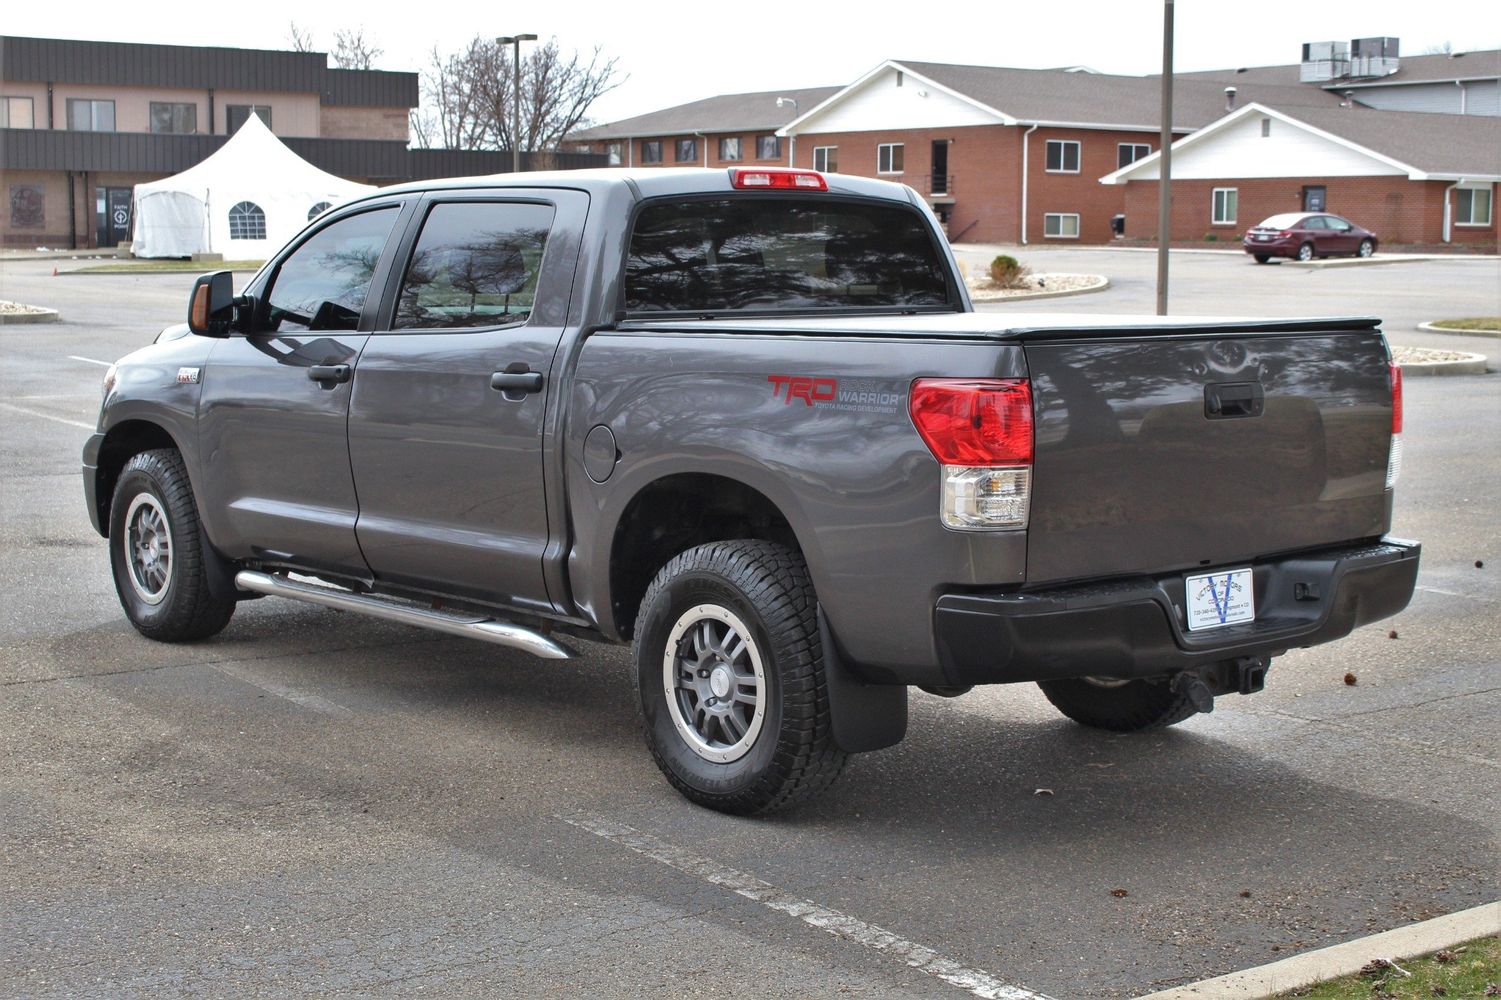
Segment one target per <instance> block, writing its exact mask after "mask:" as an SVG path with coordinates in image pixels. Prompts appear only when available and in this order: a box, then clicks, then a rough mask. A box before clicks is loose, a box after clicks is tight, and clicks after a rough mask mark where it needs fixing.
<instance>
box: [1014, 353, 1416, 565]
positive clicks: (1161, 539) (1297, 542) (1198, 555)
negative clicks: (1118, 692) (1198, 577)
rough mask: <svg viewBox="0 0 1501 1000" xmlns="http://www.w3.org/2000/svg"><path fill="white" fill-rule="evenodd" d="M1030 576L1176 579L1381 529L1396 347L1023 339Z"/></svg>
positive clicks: (1384, 515) (1387, 497)
mask: <svg viewBox="0 0 1501 1000" xmlns="http://www.w3.org/2000/svg"><path fill="white" fill-rule="evenodd" d="M1026 355H1027V365H1028V368H1029V369H1030V370H1031V373H1032V391H1033V396H1034V406H1035V408H1036V459H1035V466H1034V473H1033V475H1034V479H1033V495H1032V518H1031V525H1030V527H1029V530H1028V536H1027V581H1028V582H1029V583H1039V582H1046V581H1058V580H1068V579H1078V578H1088V577H1099V576H1112V575H1122V574H1138V573H1152V572H1164V571H1172V570H1177V569H1185V568H1193V567H1199V566H1219V565H1223V564H1225V563H1229V562H1235V561H1242V560H1248V559H1254V558H1257V557H1260V556H1266V555H1271V554H1273V553H1278V552H1286V551H1291V550H1295V549H1306V548H1312V547H1317V546H1321V545H1332V544H1335V543H1339V542H1347V541H1351V540H1355V539H1363V538H1371V537H1375V536H1377V535H1380V534H1381V533H1382V531H1383V530H1384V526H1385V524H1386V523H1387V518H1388V505H1389V504H1390V494H1389V493H1388V492H1387V491H1386V488H1385V487H1386V469H1387V458H1388V445H1389V442H1390V439H1391V424H1392V419H1391V407H1392V398H1391V386H1390V382H1389V375H1388V369H1387V352H1386V345H1385V342H1384V341H1383V340H1382V338H1381V335H1380V333H1379V332H1378V331H1376V330H1374V329H1365V330H1359V329H1356V330H1350V331H1348V332H1333V331H1326V332H1317V331H1310V332H1304V333H1299V332H1290V333H1271V332H1251V331H1242V332H1235V331H1227V332H1224V333H1217V334H1212V335H1202V334H1201V335H1193V336H1185V335H1181V334H1180V335H1173V333H1172V332H1171V331H1169V332H1167V333H1162V334H1151V333H1141V334H1135V333H1133V334H1131V335H1126V334H1120V333H1116V334H1113V335H1112V334H1110V333H1105V332H1101V333H1100V334H1098V335H1097V336H1093V337H1090V336H1078V337H1072V338H1068V339H1062V338H1060V339H1055V340H1052V341H1040V342H1036V343H1027V344H1026Z"/></svg>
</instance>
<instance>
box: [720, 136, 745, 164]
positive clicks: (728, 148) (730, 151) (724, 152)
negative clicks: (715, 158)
mask: <svg viewBox="0 0 1501 1000" xmlns="http://www.w3.org/2000/svg"><path fill="white" fill-rule="evenodd" d="M719 158H720V159H721V160H742V159H744V158H745V154H743V153H742V152H741V151H740V137H739V136H738V135H733V136H727V137H725V138H723V139H720V140H719Z"/></svg>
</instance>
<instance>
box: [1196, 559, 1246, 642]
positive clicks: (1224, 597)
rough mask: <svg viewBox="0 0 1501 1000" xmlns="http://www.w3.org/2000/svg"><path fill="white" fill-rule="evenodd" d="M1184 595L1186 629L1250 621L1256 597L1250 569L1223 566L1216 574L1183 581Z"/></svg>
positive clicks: (1208, 627)
mask: <svg viewBox="0 0 1501 1000" xmlns="http://www.w3.org/2000/svg"><path fill="white" fill-rule="evenodd" d="M1183 585H1184V590H1185V591H1186V592H1187V593H1186V595H1185V596H1186V598H1187V605H1188V607H1187V610H1188V630H1189V631H1190V632H1197V631H1199V630H1201V629H1210V628H1220V627H1222V626H1225V625H1236V624H1239V623H1240V622H1248V621H1253V620H1254V619H1255V618H1256V596H1255V594H1254V593H1252V587H1251V570H1250V569H1249V568H1247V569H1223V570H1220V571H1219V572H1217V573H1205V574H1203V575H1201V576H1190V577H1186V578H1184V580H1183Z"/></svg>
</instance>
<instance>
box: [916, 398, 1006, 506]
mask: <svg viewBox="0 0 1501 1000" xmlns="http://www.w3.org/2000/svg"><path fill="white" fill-rule="evenodd" d="M908 407H909V410H910V412H911V414H912V423H913V424H914V425H915V426H916V427H917V433H918V434H920V435H921V436H922V439H923V443H924V444H926V445H927V446H928V450H929V451H931V452H932V453H933V457H934V458H936V459H938V461H939V463H940V464H941V465H942V466H943V499H942V502H941V505H940V508H939V514H940V516H941V518H942V520H943V523H944V525H945V526H946V527H949V528H956V529H959V530H962V531H978V530H984V529H987V528H1025V527H1026V526H1027V514H1028V510H1029V508H1030V505H1031V499H1032V386H1031V385H1030V384H1029V383H1028V382H1027V380H1026V379H947V378H923V379H918V380H917V381H916V382H914V383H912V394H911V398H910V400H909V403H908Z"/></svg>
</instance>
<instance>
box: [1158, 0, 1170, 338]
mask: <svg viewBox="0 0 1501 1000" xmlns="http://www.w3.org/2000/svg"><path fill="white" fill-rule="evenodd" d="M1157 145H1158V147H1159V148H1160V149H1161V151H1162V156H1161V160H1160V161H1159V167H1158V173H1157V315H1159V316H1166V315H1167V274H1168V269H1167V261H1168V247H1169V246H1170V245H1171V244H1172V235H1173V228H1172V227H1173V0H1163V2H1162V133H1161V134H1160V135H1159V136H1158V137H1157Z"/></svg>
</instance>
